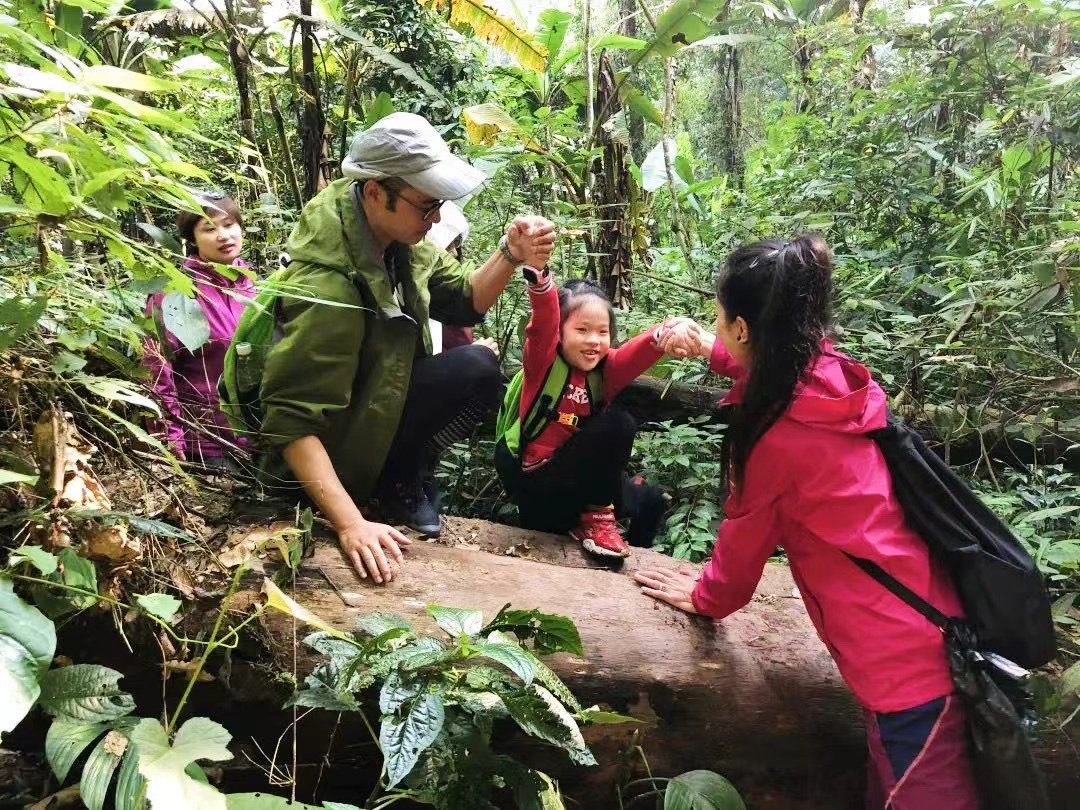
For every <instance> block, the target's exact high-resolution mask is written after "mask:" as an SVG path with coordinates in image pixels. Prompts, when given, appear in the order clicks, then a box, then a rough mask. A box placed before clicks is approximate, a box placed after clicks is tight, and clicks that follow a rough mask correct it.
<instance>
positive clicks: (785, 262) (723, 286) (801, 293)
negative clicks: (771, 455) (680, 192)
mask: <svg viewBox="0 0 1080 810" xmlns="http://www.w3.org/2000/svg"><path fill="white" fill-rule="evenodd" d="M832 266H833V263H832V255H831V253H830V252H829V246H828V245H826V244H825V241H824V240H823V239H822V238H821V237H819V236H816V235H813V234H804V235H802V236H799V237H797V238H796V239H793V240H790V241H784V240H782V239H770V240H768V241H766V242H758V243H756V244H753V245H745V246H743V247H741V248H739V249H738V250H736V251H735V252H734V253H732V254H731V255H730V256H729V257H728V261H727V267H726V268H725V269H724V270H723V271H722V272H721V273H720V275H719V276H718V277H717V280H716V299H717V301H718V302H719V304H720V306H721V307H723V315H724V317H726V319H727V320H728V321H733V320H735V319H736V318H738V317H742V318H743V320H745V321H746V324H747V326H748V327H749V328H750V346H749V348H750V360H751V362H750V371H749V375H748V377H747V380H746V389H745V392H744V394H743V399H742V403H741V404H740V405H739V407H738V408H736V410H735V414H734V419H733V420H732V423H731V429H730V430H729V432H728V436H729V437H730V447H729V449H730V458H731V471H732V473H733V475H734V480H735V483H736V485H737V486H741V484H742V481H743V474H744V473H745V471H746V461H747V459H748V458H749V457H750V451H751V450H753V449H754V445H755V444H757V442H758V440H759V439H760V438H761V437H762V436H763V435H764V434H765V431H767V430H768V429H769V428H770V427H771V426H772V424H773V423H774V422H775V421H776V420H777V419H779V418H780V417H781V416H782V415H783V414H784V412H785V411H786V410H787V409H788V406H789V405H790V404H791V400H792V398H793V397H794V394H795V387H796V386H797V385H798V383H799V381H800V379H801V378H802V377H803V375H804V374H805V373H806V371H807V369H808V368H810V367H811V366H812V364H813V360H814V358H815V357H816V355H817V354H818V353H819V351H820V346H821V341H822V339H823V338H824V337H825V335H826V331H827V330H828V327H829V318H830V314H831V309H832Z"/></svg>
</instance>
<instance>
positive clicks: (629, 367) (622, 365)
mask: <svg viewBox="0 0 1080 810" xmlns="http://www.w3.org/2000/svg"><path fill="white" fill-rule="evenodd" d="M659 328H660V324H655V325H654V326H650V327H649V328H648V329H646V330H645V331H644V332H642V333H641V334H640V335H638V336H637V337H632V338H630V340H628V341H626V343H624V344H623V345H622V346H619V347H618V348H615V349H612V350H611V351H610V352H608V356H607V360H606V361H605V362H604V401H605V402H611V400H613V399H614V398H615V396H616V395H617V394H618V393H619V392H620V391H622V390H623V389H624V388H626V386H628V385H629V384H630V383H632V382H633V381H634V380H636V379H637V378H638V377H640V376H641V375H642V374H644V373H645V372H646V371H648V370H649V369H650V368H652V366H654V365H656V362H657V361H658V360H659V359H660V358H661V357H663V356H664V353H663V352H662V351H660V348H659V347H658V346H657V345H656V330H657V329H659Z"/></svg>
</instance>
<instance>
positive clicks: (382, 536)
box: [338, 518, 412, 584]
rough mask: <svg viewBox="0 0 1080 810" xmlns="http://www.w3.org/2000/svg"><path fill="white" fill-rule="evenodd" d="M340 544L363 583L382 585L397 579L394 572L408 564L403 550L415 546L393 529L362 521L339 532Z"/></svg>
mask: <svg viewBox="0 0 1080 810" xmlns="http://www.w3.org/2000/svg"><path fill="white" fill-rule="evenodd" d="M338 542H339V543H340V544H341V551H342V553H344V554H345V558H346V559H347V560H348V561H349V562H350V563H352V567H353V568H355V569H356V573H357V575H358V576H359V577H360V579H366V578H367V576H368V575H369V574H370V575H371V578H372V579H373V580H375V581H376V582H378V583H380V584H382V583H383V582H389V581H390V580H392V579H393V578H394V571H396V570H397V569H398V568H400V567H401V564H402V563H404V562H405V557H404V556H403V555H402V553H401V546H407V545H410V544H411V543H412V540H410V539H409V538H408V537H406V536H405V535H403V534H402V533H401V532H399V531H398V530H397V529H395V528H394V527H393V526H387V525H386V524H385V523H373V522H371V521H369V520H364V519H363V518H361V519H360V521H359V522H354V523H350V524H349V525H348V526H346V527H345V528H344V529H339V530H338Z"/></svg>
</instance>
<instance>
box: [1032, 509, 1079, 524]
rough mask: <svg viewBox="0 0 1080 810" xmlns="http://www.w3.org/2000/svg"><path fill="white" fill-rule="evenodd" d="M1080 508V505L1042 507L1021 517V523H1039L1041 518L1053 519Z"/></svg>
mask: <svg viewBox="0 0 1080 810" xmlns="http://www.w3.org/2000/svg"><path fill="white" fill-rule="evenodd" d="M1078 510H1080V505H1070V506H1051V507H1050V508H1049V509H1040V510H1038V511H1037V512H1029V513H1028V514H1026V515H1024V516H1023V517H1022V518H1020V520H1019V522H1020V523H1038V522H1039V521H1041V520H1052V519H1054V518H1059V517H1061V516H1063V515H1068V514H1070V513H1072V512H1076V511H1078Z"/></svg>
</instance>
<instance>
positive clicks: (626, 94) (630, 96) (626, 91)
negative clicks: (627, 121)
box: [619, 81, 664, 127]
mask: <svg viewBox="0 0 1080 810" xmlns="http://www.w3.org/2000/svg"><path fill="white" fill-rule="evenodd" d="M619 100H620V101H621V102H622V103H623V105H625V106H626V107H629V108H630V109H631V110H633V111H634V112H635V113H637V114H638V115H640V116H641V117H642V118H644V119H645V120H646V121H648V122H650V123H652V124H656V125H657V126H658V127H659V126H663V124H664V114H663V113H662V112H661V111H660V108H659V107H657V106H656V102H654V101H653V100H652V99H651V98H649V97H648V96H647V95H645V94H644V93H643V92H641V90H639V89H638V88H637V87H635V86H634V85H632V84H630V82H628V81H623V82H622V83H620V84H619Z"/></svg>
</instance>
